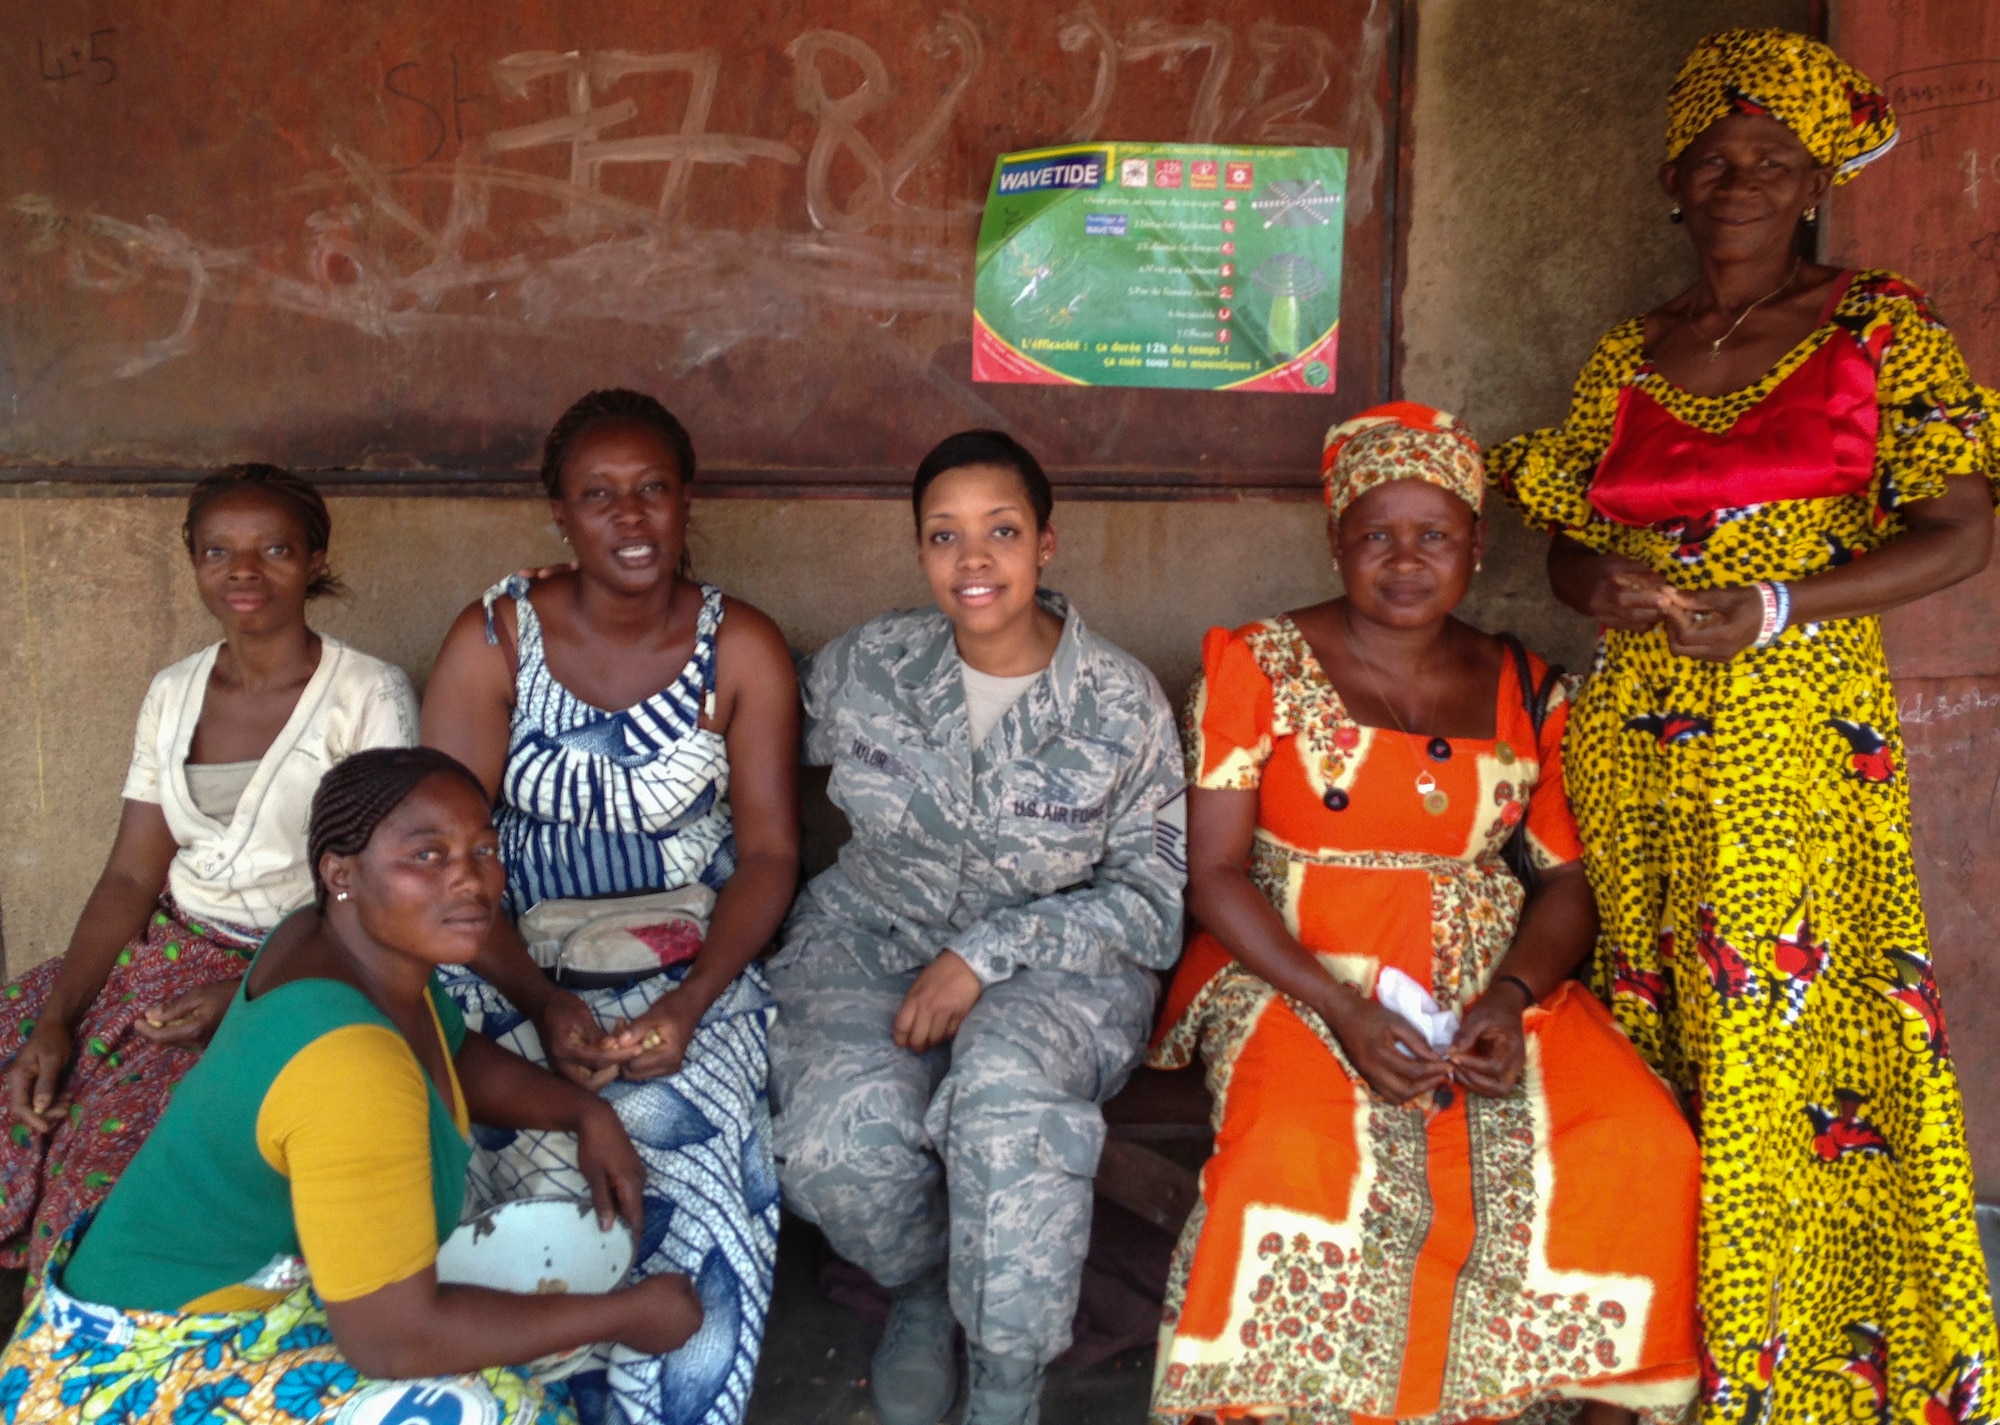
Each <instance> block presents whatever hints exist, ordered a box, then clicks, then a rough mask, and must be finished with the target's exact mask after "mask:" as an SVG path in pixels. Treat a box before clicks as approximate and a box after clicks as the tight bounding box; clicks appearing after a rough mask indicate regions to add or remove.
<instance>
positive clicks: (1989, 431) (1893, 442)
mask: <svg viewBox="0 0 2000 1425" xmlns="http://www.w3.org/2000/svg"><path fill="white" fill-rule="evenodd" d="M1864 280H1865V281H1867V282H1868V287H1869V294H1871V295H1873V296H1874V298H1875V300H1874V301H1872V302H1866V303H1864V304H1863V305H1861V307H1860V309H1859V310H1858V311H1857V312H1856V313H1855V314H1854V316H1853V318H1852V322H1853V324H1854V326H1855V327H1856V328H1857V333H1856V334H1857V337H1858V339H1859V340H1860V342H1861V345H1862V348H1863V350H1865V351H1867V352H1868V353H1869V354H1870V355H1871V356H1873V357H1874V358H1875V359H1876V361H1877V362H1878V363H1879V367H1878V372H1877V379H1876V400H1877V401H1878V402H1879V403H1880V406H1881V411H1882V421H1881V429H1880V434H1879V436H1878V442H1877V447H1876V457H1877V458H1876V468H1875V491H1874V493H1875V505H1876V508H1877V509H1878V510H1879V511H1880V512H1881V514H1882V515H1883V516H1885V517H1889V516H1894V515H1895V514H1896V513H1897V512H1898V511H1899V510H1900V509H1901V508H1902V507H1903V506H1904V505H1906V504H1908V503H1909V502H1911V501H1912V500H1934V499H1937V498H1938V497H1939V496H1941V495H1942V494H1944V491H1945V481H1946V480H1948V479H1950V478H1952V477H1953V476H1959V475H1979V476H1984V477H1986V478H1987V479H1989V480H1990V479H1993V478H1994V474H1993V472H1994V471H1995V470H2000V464H1996V463H1995V462H1994V461H1993V458H1992V451H1991V445H1992V442H1993V440H1994V431H1993V411H1992V409H1991V407H1990V406H1989V405H1988V401H1987V393H1985V392H1983V391H1981V390H1980V388H1979V387H1977V386H1975V385H1974V384H1973V382H1972V374H1971V373H1970V372H1969V371H1967V370H1966V367H1965V358H1964V357H1963V356H1962V355H1960V353H1959V349H1958V343H1957V342H1955V341H1953V340H1952V336H1951V332H1950V331H1949V330H1948V329H1947V328H1946V327H1945V324H1944V323H1943V322H1942V321H1940V320H1939V319H1938V315H1937V312H1936V311H1935V310H1934V309H1933V308H1932V306H1931V304H1930V299H1929V298H1927V297H1925V296H1924V294H1923V293H1922V292H1920V291H1918V290H1917V289H1916V288H1914V287H1912V286H1910V285H1909V284H1908V283H1906V282H1904V281H1903V280H1902V279H1901V278H1899V277H1897V276H1896V275H1895V274H1893V273H1870V274H1864V278H1863V279H1858V280H1857V283H1856V285H1857V286H1859V285H1861V281H1864ZM1994 494H1995V496H1996V497H2000V487H1996V488H1995V490H1994Z"/></svg>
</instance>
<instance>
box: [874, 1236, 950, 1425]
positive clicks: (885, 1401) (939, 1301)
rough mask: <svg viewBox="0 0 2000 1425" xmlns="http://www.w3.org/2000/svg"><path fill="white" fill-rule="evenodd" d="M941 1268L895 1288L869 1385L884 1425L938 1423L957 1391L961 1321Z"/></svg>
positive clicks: (929, 1424)
mask: <svg viewBox="0 0 2000 1425" xmlns="http://www.w3.org/2000/svg"><path fill="white" fill-rule="evenodd" d="M944 1282H945V1279H944V1273H943V1272H942V1271H937V1272H930V1273H927V1274H926V1275H924V1276H921V1277H918V1278H917V1279H916V1280H915V1281H913V1282H910V1283H909V1284H908V1285H906V1286H900V1287H897V1288H896V1292H895V1299H894V1300H893V1301H892V1302H891V1303H890V1305H889V1320H888V1323H887V1324H886V1325H885V1326H883V1328H882V1340H881V1342H880V1343H879V1344H878V1345H877V1346H876V1347H875V1359H874V1363H873V1364H872V1365H871V1366H870V1367H869V1373H868V1389H869V1393H870V1394H872V1395H873V1396H874V1397H875V1409H876V1411H877V1412H878V1413H879V1414H880V1415H881V1417H882V1425H938V1422H939V1421H940V1420H942V1419H944V1416H945V1412H946V1411H947V1410H950V1409H951V1402H952V1400H953V1398H954V1397H955V1396H957V1394H958V1349H957V1347H958V1340H957V1337H958V1321H957V1320H956V1318H954V1317H953V1316H952V1314H951V1300H950V1298H949V1297H947V1296H946V1295H945V1284H944Z"/></svg>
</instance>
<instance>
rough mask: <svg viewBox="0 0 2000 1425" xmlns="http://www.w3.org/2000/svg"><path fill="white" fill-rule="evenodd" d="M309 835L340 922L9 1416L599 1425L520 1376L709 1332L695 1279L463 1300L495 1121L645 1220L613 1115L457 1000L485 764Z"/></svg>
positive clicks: (226, 1029) (339, 805)
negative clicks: (440, 1275) (471, 1227)
mask: <svg viewBox="0 0 2000 1425" xmlns="http://www.w3.org/2000/svg"><path fill="white" fill-rule="evenodd" d="M309 845H310V855H311V864H312V867H313V874H314V877H315V880H316V882H317V889H318V891H319V900H320V910H319V911H318V913H317V914H314V913H302V914H300V915H297V916H294V917H293V918H292V919H291V920H289V921H287V922H286V923H285V924H284V925H282V926H280V927H279V928H278V929H277V930H276V931H274V932H273V933H272V934H271V936H270V938H269V939H268V940H267V941H266V942H265V945H264V947H263V949H262V950H261V951H260V952H259V954H258V957H257V960H256V962H255V964H254V965H253V966H252V968H251V970H250V973H249V974H248V975H247V976H246V977H245V978H244V981H243V985H242V988H241V989H240V990H239V991H238V994H237V998H236V1002H235V1003H234V1004H233V1005H232V1006H231V1007H230V1010H229V1013H228V1015H227V1016H226V1017H225V1019H224V1020H223V1023H222V1026H221V1028H220V1029H219V1030H218V1031H217V1033H216V1036H215V1039H214V1041H213V1043H212V1044H211V1045H210V1047H209V1050H208V1052H207V1053H206V1054H205V1055H204V1056H203V1057H202V1060H201V1062H200V1064H199V1065H197V1066H196V1067H195V1069H194V1070H193V1071H192V1072H191V1073H190V1074H189V1075H188V1077H187V1078H186V1079H185V1080H183V1081H182V1083H181V1085H180V1088H179V1089H178V1090H177V1091H176V1093H175V1095H174V1099H173V1103H172V1105H171V1106H170V1107H169V1109H168V1110H167V1113H166V1115H165V1116H164V1117H163V1118H162V1119H161V1121H160V1126H159V1127H158V1128H157V1129H156V1130H155V1131H154V1133H153V1135H152V1137H151V1138H150V1139H148V1140H147V1143H146V1146H145V1147H144V1148H143V1149H141V1150H140V1152H139V1155H138V1156H137V1157H136V1158H135V1159H134V1160H133V1163H132V1166H131V1168H130V1169H129V1170H128V1171H127V1172H126V1174H125V1176H124V1177H123V1178H122V1179H120V1181H119V1183H118V1186H117V1187H116V1188H115V1189H114V1190H113V1192H112V1193H111V1196H110V1197H109V1198H108V1199H106V1201H105V1204H104V1206H103V1208H102V1209H101V1210H100V1211H99V1212H98V1214H97V1215H96V1217H95V1218H93V1219H90V1220H88V1221H87V1222H85V1223H80V1224H79V1225H78V1226H77V1227H76V1228H74V1229H73V1230H72V1232H71V1234H70V1237H69V1239H68V1240H67V1241H66V1242H65V1243H64V1244H63V1246H62V1247H60V1248H58V1250H57V1251H56V1253H55V1254H54V1255H53V1256H52V1258H51V1259H50V1266H49V1269H48V1272H47V1274H46V1275H45V1277H44V1280H43V1284H42V1291H41V1293H40V1295H39V1296H38V1297H37V1299H36V1301H35V1302H34V1303H33V1304H31V1306H30V1307H29V1309H28V1311H27V1313H26V1314H25V1315H24V1316H23V1318H22V1321H21V1326H20V1329H19V1331H18V1333H17V1334H16V1336H15V1339H14V1341H13V1343H12V1344H11V1345H10V1346H9V1347H8V1349H7V1353H6V1356H5V1357H4V1359H0V1422H5V1425H14V1422H16V1421H27V1420H47V1419H54V1418H57V1417H63V1418H70V1419H96V1418H98V1417H100V1416H102V1417H103V1418H106V1419H117V1420H120V1421H130V1422H134V1425H137V1423H138V1422H152V1421H157V1422H161V1425H166V1422H178V1421H182V1420H186V1419H208V1418H211V1414H210V1412H220V1413H221V1415H222V1418H227V1419H234V1420H240V1421H245V1422H264V1421H270V1422H279V1421H282V1422H286V1425H295V1422H300V1421H310V1420H322V1419H332V1418H333V1417H334V1416H335V1415H336V1414H337V1413H338V1414H340V1416H341V1418H342V1419H348V1418H362V1419H370V1420H375V1419H404V1418H411V1419H427V1420H428V1419H442V1418H452V1416H451V1413H450V1411H449V1409H448V1408H447V1406H446V1402H447V1401H452V1400H455V1402H456V1404H457V1405H458V1406H459V1407H460V1410H459V1412H458V1417H457V1418H462V1419H465V1420H488V1421H495V1422H504V1425H557V1422H569V1421H573V1420H574V1418H575V1417H574V1415H573V1413H572V1412H571V1410H570V1408H569V1406H568V1403H567V1400H566V1398H565V1397H564V1394H563V1392H561V1391H560V1390H545V1389H544V1388H543V1387H542V1386H541V1385H540V1384H538V1383H537V1382H536V1381H534V1380H533V1379H532V1378H531V1377H530V1376H529V1375H527V1374H526V1372H524V1371H522V1370H519V1369H511V1368H510V1367H514V1366H516V1364H517V1363H519V1362H523V1361H528V1360H532V1359H534V1358H535V1357H537V1356H541V1355H545V1354H547V1353H549V1352H552V1351H560V1350H566V1349H568V1348H571V1347H575V1346H580V1345H584V1344H588V1343H591V1342H597V1341H616V1342H619V1343H621V1344H623V1345H626V1346H630V1347H632V1348H634V1349H636V1350H639V1351H641V1352H645V1353H648V1354H652V1353H660V1352H665V1351H670V1350H672V1349H674V1348H675V1347H677V1346H679V1345H680V1344H681V1343H682V1342H684V1341H685V1340H686V1339H687V1338H688V1337H689V1336H690V1335H692V1334H693V1332H694V1330H695V1328H696V1327H697V1326H698V1325H699V1324H700V1320H701V1308H700V1304H699V1302H698V1301H697V1299H696V1298H695V1295H694V1292H693V1290H692V1288H691V1287H690V1285H689V1283H688V1282H687V1279H686V1278H685V1277H677V1276H659V1277H652V1278H649V1279H647V1280H645V1281H642V1282H640V1283H638V1284H637V1285H636V1286H633V1287H631V1288H628V1289H626V1290H622V1291H617V1292H611V1293H608V1294H605V1295H574V1296H523V1295H516V1294H513V1293H508V1292H500V1291H489V1290H485V1289H483V1288H477V1287H466V1286H443V1285H440V1284H439V1282H438V1280H437V1274H436V1271H435V1262H436V1258H437V1250H438V1243H439V1241H440V1240H441V1239H442V1238H443V1237H444V1236H446V1235H447V1234H449V1233H450V1232H451V1230H452V1229H453V1227H455V1226H456V1225H457V1223H458V1219H459V1213H460V1209H461V1207H462V1205H463V1197H464V1182H465V1166H466V1161H467V1159H468V1158H469V1156H470V1154H471V1145H470V1143H469V1142H468V1140H467V1136H466V1135H467V1131H468V1126H469V1124H470V1123H471V1122H472V1121H475V1120H476V1121H478V1122H481V1123H488V1124H493V1125H495V1126H503V1127H517V1128H543V1129H551V1128H553V1129H563V1130H566V1131H569V1132H574V1133H576V1134H577V1135H578V1138H579V1140H580V1143H581V1153H580V1160H581V1166H582V1168H583V1171H584V1173H585V1175H586V1176H587V1178H588V1179H589V1182H590V1185H591V1190H592V1194H593V1196H594V1197H595V1199H596V1205H597V1210H598V1215H599V1219H600V1221H601V1222H603V1223H604V1224H605V1225H607V1226H608V1225H609V1224H610V1222H611V1220H612V1218H613V1217H614V1215H618V1216H623V1217H625V1218H626V1219H627V1220H628V1221H631V1222H633V1223H635V1224H636V1223H637V1221H638V1218H639V1212H640V1188H641V1185H642V1181H643V1173H642V1170H641V1167H640V1163H639V1159H638V1156H637V1154H636V1153H634V1151H633V1149H632V1145H631V1142H630V1140H629V1139H628V1138H627V1137H626V1136H625V1131H624V1129H623V1127H622V1126H621V1125H620V1124H619V1122H618V1119H617V1117H616V1115H615V1114H614V1113H613V1112H612V1111H611V1109H610V1108H609V1107H608V1106H607V1105H606V1104H605V1103H604V1102H603V1101H602V1100H600V1099H598V1098H597V1097H596V1096H595V1095H592V1094H589V1093H586V1092H584V1091H583V1090H582V1089H579V1088H577V1087H576V1086H574V1085H572V1084H569V1083H566V1082H565V1081H563V1080H561V1079H559V1078H557V1077H555V1076H554V1075H553V1074H550V1073H548V1072H547V1071H546V1070H544V1069H541V1068H538V1067H536V1066H535V1065H533V1064H530V1063H528V1062H527V1061H526V1060H524V1059H522V1058H519V1057H518V1056H516V1055H514V1054H511V1053H509V1052H507V1051H506V1050H504V1049H500V1048H498V1047H497V1046H495V1045H494V1044H492V1043H491V1042H490V1041H488V1040H486V1039H484V1038H482V1037H481V1036H479V1035H476V1034H470V1035H469V1034H467V1033H466V1032H465V1026H464V1022H463V1021H462V1020H461V1019H460V1017H459V1015H458V1011H457V1010H456V1008H454V1007H453V1005H452V1003H451V1001H450V1000H449V999H448V998H446V997H445V996H444V995H442V994H441V993H439V992H438V991H437V989H436V988H435V986H434V985H433V983H432V976H431V972H432V969H433V967H434V966H436V965H440V964H459V963H463V962H464V961H466V960H469V959H471V958H472V956H473V955H474V954H475V953H476V952H477V950H478V949H479V946H480V945H481V943H482V942H483V940H484V938H485V935H486V932H487V929H488V927H489V925H490V924H491V922H492V919H493V916H494V915H495V914H496V912H497V909H498V907H499V904H500V897H501V892H502V882H503V875H502V870H501V866H500V860H499V855H498V843H497V839H496V837H495V834H494V831H493V826H492V823H491V820H490V818H489V816H488V808H487V800H486V794H485V792H484V790H483V789H481V787H480V785H479V783H478V781H477V780H476V779H474V778H473V776H472V774H471V773H469V772H467V771H466V770H465V768H464V767H462V766H460V765H459V764H458V763H457V762H455V761H453V760H452V759H451V758H450V757H448V756H446V755H445V754H444V753H441V752H436V751H433V750H430V749H428V748H402V749H384V750H380V751H372V752H364V753H361V754H358V755H357V756H354V757H351V758H349V759H348V760H347V761H345V762H342V763H341V764H339V765H338V766H337V767H335V768H334V769H333V770H332V771H331V772H329V773H328V774H327V776H326V778H325V779H324V780H323V781H322V783H321V784H320V788H319V792H318V794H317V795H316V796H315V797H314V798H313V808H312V825H311V830H310V833H309ZM417 1377H426V1378H428V1379H412V1378H417ZM371 1396H373V1397H379V1398H376V1399H368V1398H367V1397H371ZM398 1397H402V1399H401V1400H399V1399H398ZM440 1410H443V1411H444V1412H445V1413H444V1414H442V1415H441V1414H439V1411H440Z"/></svg>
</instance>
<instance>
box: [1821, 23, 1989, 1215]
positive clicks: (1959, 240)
mask: <svg viewBox="0 0 2000 1425" xmlns="http://www.w3.org/2000/svg"><path fill="white" fill-rule="evenodd" d="M1831 38H1832V41H1833V44H1834V46H1835V48H1837V49H1839V50H1840V51H1841V53H1842V54H1844V55H1845V56H1846V57H1847V58H1848V59H1849V60H1850V61H1851V62H1853V63H1854V64H1855V65H1857V66H1858V67H1859V68H1860V69H1861V70H1862V71H1863V72H1864V73H1866V74H1868V75H1869V76H1871V77H1872V78H1874V79H1875V80H1876V82H1877V83H1879V84H1881V85H1882V86H1883V87H1884V88H1885V89H1886V90H1887V91H1888V93H1889V98H1890V102H1891V103H1893V104H1894V105H1895V107H1896V112H1897V115H1898V117H1899V119H1900V121H1901V126H1902V134H1901V139H1900V141H1899V143H1898V145H1897V147H1896V148H1895V149H1894V150H1893V151H1892V152H1891V153H1890V154H1889V155H1888V156H1887V157H1886V158H1884V159H1883V160H1882V161H1881V162H1880V163H1879V164H1877V165H1875V166H1874V167H1872V168H1870V169H1869V171H1868V172H1867V173H1866V174H1864V175H1863V176H1862V177H1861V178H1859V179H1857V180H1856V181H1855V182H1854V183H1853V184H1851V185H1850V186H1848V187H1847V188H1845V189H1842V190H1840V193H1839V196H1838V198H1837V200H1836V203H1835V205H1834V209H1833V213H1832V222H1833V231H1832V232H1831V234H1830V235H1829V237H1830V240H1829V250H1830V253H1831V256H1830V259H1829V260H1831V261H1837V262H1841V263H1843V264H1846V265H1850V266H1871V267H1892V268H1895V269H1896V270H1898V271H1900V272H1902V273H1903V274H1904V275H1905V276H1907V277H1908V278H1910V280H1912V281H1914V282H1915V283H1917V284H1918V285H1919V286H1921V287H1923V288H1924V289H1925V290H1926V291H1928V292H1929V293H1930V295H1931V297H1932V299H1933V300H1934V301H1935V302H1936V303H1937V305H1938V308H1939V310H1940V311H1941V312H1942V314H1943V316H1944V319H1945V320H1946V321H1947V322H1948V323H1949V324H1950V325H1951V327H1952V330H1953V332H1954V333H1955V334H1956V336H1957V337H1958V340H1959V344H1960V345H1961V346H1962V347H1963V348H1964V351H1965V355H1966V359H1967V361H1968V362H1969V363H1970V364H1971V366H1972V371H1973V375H1974V377H1975V378H1976V379H1977V380H1980V381H1982V382H1984V383H1986V384H1988V385H1996V384H2000V7H1996V6H1995V5H1994V4H1993V3H1992V0H1850V3H1844V4H1839V5H1836V6H1835V7H1834V11H1833V15H1832V25H1831ZM1884 626H1885V633H1886V636H1887V638H1888V643H1889V656H1890V664H1891V667H1892V668H1893V669H1894V671H1895V675H1896V692H1897V700H1898V702H1899V704H1900V706H1901V710H1902V717H1903V732H1904V736H1905V738H1906V739H1907V742H1908V749H1909V758H1910V790H1911V795H1912V797H1913V799H1914V801H1915V818H1916V843H1917V863H1918V874H1919V877H1920V879H1921V880H1922V883H1923V891H1924V908H1925V910H1926V911H1927V912H1928V913H1929V915H1930V921H1931V935H1932V946H1933V952H1934V960H1935V964H1936V968H1937V976H1938V980H1939V983H1940V987H1941V989H1942V991H1943V994H1944V1000H1945V1011H1946V1017H1947V1022H1948V1023H1949V1026H1950V1029H1951V1043H1952V1050H1953V1053H1954V1055H1955V1057H1956V1058H1957V1061H1958V1070H1959V1075H1960V1081H1961V1082H1962V1083H1963V1085H1964V1087H1965V1096H1966V1116H1967V1119H1968V1122H1969V1126H1970V1130H1971V1135H1972V1153H1973V1166H1974V1169H1975V1171H1976V1172H1977V1174H1978V1178H1979V1187H1980V1193H1981V1196H1983V1197H1987V1198H2000V957H1996V956H1995V954H1994V948H1993V947H1994V941H1995V932H1996V925H2000V567H1994V568H1989V569H1988V570H1987V571H1986V572H1985V573H1984V574H1982V575H1980V576H1979V577H1978V578H1976V579H1973V580H1970V581H1968V582H1967V583H1965V584H1963V585H1960V586H1959V587H1958V588H1955V589H1950V590H1947V591H1946V592H1944V593H1943V594H1940V595H1938V596H1936V597H1934V598H1930V599H1926V600H1924V601H1923V602H1921V603H1919V604H1915V605H1912V606H1910V607H1909V608H1905V609H1901V610H1898V611H1897V612H1896V613H1894V614H1892V615H1891V616H1890V617H1889V618H1887V619H1886V620H1884Z"/></svg>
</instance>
